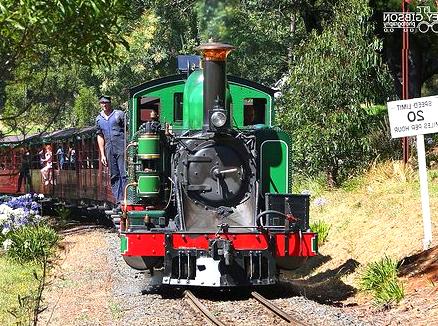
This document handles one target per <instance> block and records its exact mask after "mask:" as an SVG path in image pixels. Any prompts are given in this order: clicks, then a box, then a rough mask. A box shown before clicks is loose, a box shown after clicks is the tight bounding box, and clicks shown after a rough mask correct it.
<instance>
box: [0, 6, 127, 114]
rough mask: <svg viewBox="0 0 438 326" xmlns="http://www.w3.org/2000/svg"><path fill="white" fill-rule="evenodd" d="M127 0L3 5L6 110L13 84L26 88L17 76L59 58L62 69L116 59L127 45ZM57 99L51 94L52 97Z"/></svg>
mask: <svg viewBox="0 0 438 326" xmlns="http://www.w3.org/2000/svg"><path fill="white" fill-rule="evenodd" d="M129 4H130V2H128V1H126V0H111V1H100V0H86V1H83V0H72V1H39V0H29V1H20V2H19V3H17V1H15V0H2V2H1V5H0V110H1V109H3V106H4V105H5V101H6V98H7V96H8V94H7V93H6V87H7V85H8V84H15V83H16V82H21V79H20V78H19V77H18V76H17V71H18V70H20V69H22V68H23V66H26V68H25V69H26V70H27V71H28V72H29V71H31V70H32V68H31V67H29V66H28V65H32V64H33V63H37V64H38V63H39V62H40V61H41V60H46V59H48V58H51V57H57V58H58V60H59V62H60V63H61V64H67V63H68V64H70V62H78V63H81V64H84V65H90V64H98V63H105V64H109V63H110V62H113V61H114V59H115V57H116V56H115V49H116V47H117V46H118V45H119V44H124V45H126V42H125V40H124V39H123V30H122V28H121V22H122V21H123V18H124V17H125V14H126V13H127V12H129V10H126V9H127V8H129ZM50 95H51V94H50Z"/></svg>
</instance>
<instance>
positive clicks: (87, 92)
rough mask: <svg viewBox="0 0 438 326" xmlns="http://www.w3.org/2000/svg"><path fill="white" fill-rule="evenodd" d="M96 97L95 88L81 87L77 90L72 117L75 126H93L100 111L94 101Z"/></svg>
mask: <svg viewBox="0 0 438 326" xmlns="http://www.w3.org/2000/svg"><path fill="white" fill-rule="evenodd" d="M97 97H98V95H97V92H96V89H95V87H86V86H82V87H80V88H79V92H78V95H77V96H76V98H75V100H74V104H73V117H75V118H76V121H75V122H76V123H75V125H76V126H78V127H86V126H90V125H93V123H94V121H95V119H96V116H97V114H98V113H99V109H100V108H99V105H98V103H97V100H96V99H97Z"/></svg>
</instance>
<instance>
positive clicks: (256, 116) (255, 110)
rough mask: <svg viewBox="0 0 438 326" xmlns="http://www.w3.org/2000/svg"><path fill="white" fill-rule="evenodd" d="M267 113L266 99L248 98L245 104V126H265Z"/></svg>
mask: <svg viewBox="0 0 438 326" xmlns="http://www.w3.org/2000/svg"><path fill="white" fill-rule="evenodd" d="M265 112H266V99H265V98H246V99H245V100H244V102H243V125H245V126H250V125H256V124H265V122H266V121H265Z"/></svg>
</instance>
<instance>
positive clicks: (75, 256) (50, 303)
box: [38, 229, 204, 326]
mask: <svg viewBox="0 0 438 326" xmlns="http://www.w3.org/2000/svg"><path fill="white" fill-rule="evenodd" d="M118 245H119V242H118V238H117V234H116V233H115V232H113V231H111V230H106V229H90V230H85V231H76V232H73V233H71V234H69V235H66V236H65V238H64V240H63V241H62V246H64V247H65V249H64V250H60V257H59V259H58V261H57V264H56V265H55V268H54V270H53V271H52V273H51V275H50V277H49V280H48V281H49V285H48V286H47V287H46V290H45V292H44V304H43V307H47V309H46V310H45V311H44V312H42V313H41V314H40V316H39V323H38V324H39V325H56V326H57V325H59V326H70V325H71V326H91V325H92V326H97V325H169V326H170V325H175V324H189V325H195V326H196V325H203V324H204V323H203V321H202V319H201V320H197V319H196V318H194V317H193V315H192V314H191V313H190V310H189V309H187V307H184V306H183V303H182V301H181V300H180V299H163V298H162V297H161V295H159V294H154V293H147V292H146V291H145V290H147V289H148V286H147V284H148V280H147V279H146V278H145V275H144V274H142V273H139V272H137V271H135V270H133V269H131V268H129V267H128V266H127V265H126V264H125V263H124V261H123V260H122V259H121V258H120V254H119V248H118Z"/></svg>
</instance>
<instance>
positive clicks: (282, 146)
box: [255, 128, 291, 194]
mask: <svg viewBox="0 0 438 326" xmlns="http://www.w3.org/2000/svg"><path fill="white" fill-rule="evenodd" d="M255 134H256V137H257V150H258V152H259V153H260V162H259V171H258V173H259V178H260V182H261V187H262V193H263V194H265V193H280V194H282V193H283V194H285V193H289V160H290V150H291V140H290V137H289V135H288V134H287V133H285V132H284V131H281V130H279V129H273V128H264V129H258V130H256V131H255Z"/></svg>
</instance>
